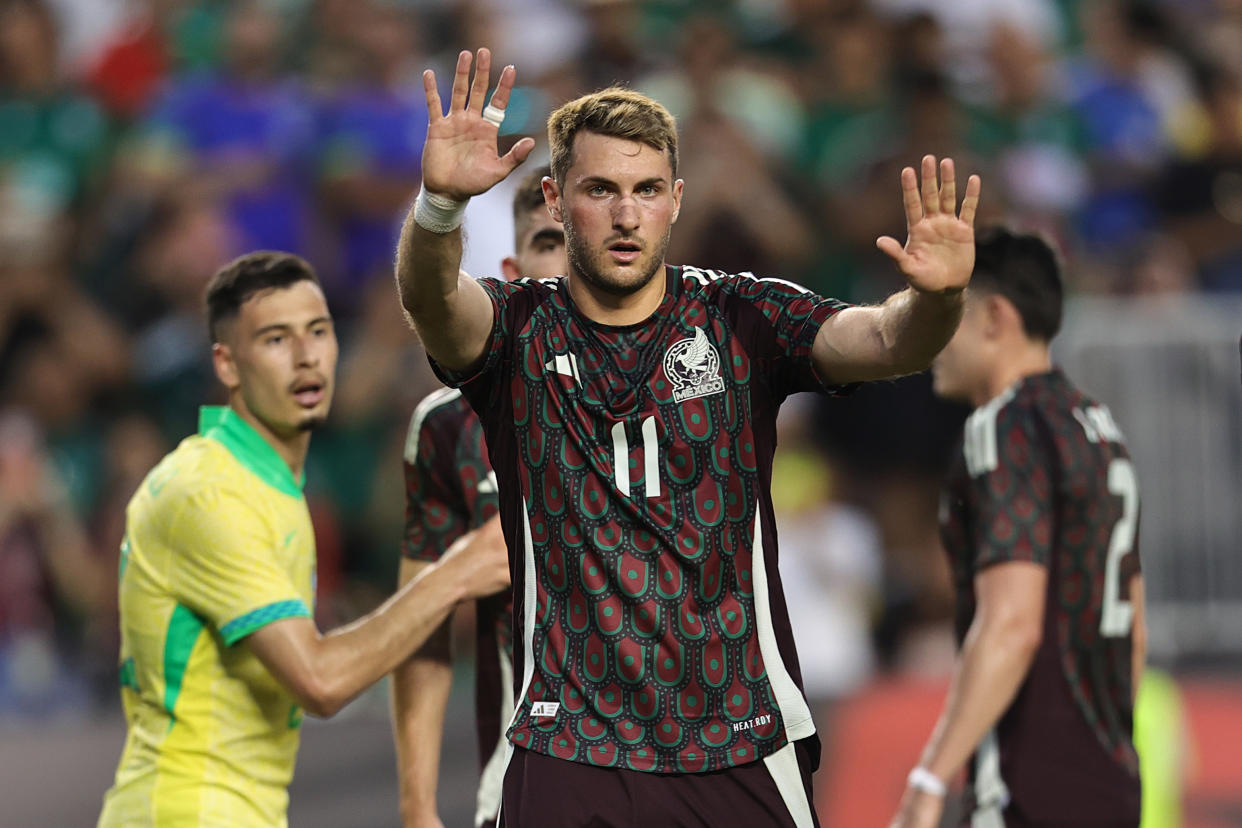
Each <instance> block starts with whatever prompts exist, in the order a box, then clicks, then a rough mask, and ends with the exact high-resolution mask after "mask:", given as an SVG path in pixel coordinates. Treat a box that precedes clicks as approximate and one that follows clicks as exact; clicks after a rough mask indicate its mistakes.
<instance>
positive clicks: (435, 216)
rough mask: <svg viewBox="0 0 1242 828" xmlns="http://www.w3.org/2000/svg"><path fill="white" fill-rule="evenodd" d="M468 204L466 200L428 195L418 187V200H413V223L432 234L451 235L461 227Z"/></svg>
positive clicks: (423, 189)
mask: <svg viewBox="0 0 1242 828" xmlns="http://www.w3.org/2000/svg"><path fill="white" fill-rule="evenodd" d="M469 203H470V199H468V198H467V199H465V200H463V201H456V200H454V199H451V198H449V197H448V196H442V195H436V194H435V193H429V192H427V188H426V187H419V188H418V198H416V199H415V200H414V223H415V224H417V225H418V226H419V227H421V228H423V229H424V230H429V231H431V232H432V233H451V232H453V231H454V230H456V229H457V228H458V227H461V221H462V217H463V216H464V215H465V212H466V205H467V204H469Z"/></svg>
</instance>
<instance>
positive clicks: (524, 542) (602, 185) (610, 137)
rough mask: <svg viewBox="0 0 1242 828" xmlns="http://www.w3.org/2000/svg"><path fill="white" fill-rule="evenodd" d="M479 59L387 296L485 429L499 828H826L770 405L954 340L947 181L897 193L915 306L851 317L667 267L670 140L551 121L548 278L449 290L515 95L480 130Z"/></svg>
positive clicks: (757, 282) (892, 247)
mask: <svg viewBox="0 0 1242 828" xmlns="http://www.w3.org/2000/svg"><path fill="white" fill-rule="evenodd" d="M490 60H491V58H490V55H489V54H488V52H487V51H486V50H480V51H479V53H478V67H477V72H476V74H475V80H474V84H473V87H472V86H471V84H470V79H469V74H470V66H471V63H472V56H471V54H470V53H469V52H463V53H461V55H460V56H459V58H458V62H457V68H456V75H455V77H454V81H453V91H452V100H451V104H450V107H449V112H448V114H447V115H445V114H444V111H443V108H442V106H441V103H440V98H439V96H438V94H437V92H436V87H435V77H434V75H433V74H432V73H431V72H430V71H428V72H426V73H424V78H423V80H424V88H425V92H426V95H427V101H428V110H429V112H430V113H431V123H430V126H429V130H428V137H427V142H426V144H425V146H424V149H423V182H424V189H423V191H422V192H420V195H419V198H418V199H417V200H416V203H415V207H414V209H413V210H412V212H411V215H410V217H409V218H408V220H407V222H406V225H405V228H404V231H403V235H402V241H401V246H400V248H399V250H398V266H397V275H398V282H399V286H400V292H401V299H402V302H403V305H404V306H405V308H406V310H407V311H408V312H409V314H410V316H411V317H412V319H413V320H414V323H415V325H416V326H417V329H418V332H419V334H420V335H421V336H422V339H423V342H424V344H425V345H426V347H427V351H428V353H429V354H430V355H431V356H432V358H433V360H434V362H435V364H436V365H437V367H438V370H439V371H440V372H441V375H442V376H443V377H444V378H445V379H446V380H448V381H449V383H450V384H452V385H456V386H460V387H461V389H462V393H463V395H464V396H465V397H466V399H467V400H468V401H469V402H470V404H471V407H472V408H473V409H474V410H475V411H476V412H477V413H478V415H479V417H480V419H481V421H482V423H483V429H484V433H485V435H486V438H487V447H488V455H489V458H490V460H491V463H492V466H493V468H494V469H495V470H496V474H497V478H498V482H499V504H500V516H501V520H502V523H503V526H504V534H505V540H506V541H507V543H508V548H509V549H510V551H511V557H512V568H513V572H514V573H515V577H514V586H513V593H514V623H515V634H514V643H513V649H514V672H515V686H516V688H517V690H518V692H517V693H516V694H515V695H516V701H517V705H516V710H515V713H514V716H513V719H512V721H511V723H510V727H509V730H508V736H509V740H510V742H511V745H512V747H511V749H510V750H509V751H508V753H509V762H508V767H507V770H506V775H505V780H504V790H503V796H502V807H501V818H500V821H501V822H502V823H503V824H505V825H509V826H527V825H530V826H541V828H555V826H581V825H588V824H599V825H604V824H625V825H674V824H677V825H712V826H718V825H795V826H809V825H813V824H814V819H815V818H814V814H813V811H812V808H811V792H810V774H811V772H812V769H813V766H814V763H815V758H816V754H817V753H818V742H817V741H816V740H815V738H814V732H815V731H814V725H813V724H812V722H811V716H810V711H809V710H808V708H807V704H806V701H805V699H804V698H803V696H802V693H801V691H800V689H799V686H798V667H797V661H796V656H795V654H794V649H793V642H792V638H791V635H790V631H789V625H788V619H787V617H786V614H785V611H784V601H783V598H782V595H781V589H780V580H779V576H778V574H777V569H776V536H775V532H774V529H773V527H774V521H773V515H772V504H771V498H770V495H769V491H768V488H769V487H768V481H769V476H770V469H771V460H772V454H773V451H774V448H775V439H774V434H775V416H776V410H777V408H778V406H779V404H780V402H781V401H782V400H783V399H784V398H785V397H786V396H787V395H789V394H790V393H793V392H795V391H800V390H812V389H817V388H819V389H822V388H827V389H829V390H832V389H837V388H839V387H840V386H842V385H843V384H847V383H852V382H856V381H861V380H867V379H872V378H877V377H886V376H893V375H897V374H903V373H908V372H911V371H917V370H921V369H922V368H924V367H926V366H927V365H928V364H929V363H930V361H931V359H932V357H933V356H934V355H935V354H936V353H937V352H938V351H939V350H940V348H941V347H942V346H943V345H944V343H945V342H947V341H948V339H949V337H950V336H951V335H952V333H953V330H954V329H955V327H956V325H957V321H958V318H959V315H960V312H961V303H962V298H961V292H962V289H963V288H964V287H965V285H966V283H967V281H968V280H969V278H970V270H971V266H972V264H973V262H974V231H973V229H972V221H973V217H974V213H975V209H976V205H977V201H978V195H979V187H980V185H979V181H978V179H977V178H975V177H972V178H971V181H970V184H969V185H968V187H967V190H966V197H965V201H964V203H963V206H962V212H961V215H960V217H959V216H958V215H957V214H956V199H955V183H954V171H953V164H952V162H951V161H949V160H948V159H946V160H945V161H944V163H943V164H942V165H941V166H940V173H941V176H942V179H943V183H942V185H941V186H938V185H937V181H936V178H937V165H936V161H935V159H934V158H932V157H931V156H928V157H926V158H924V160H923V169H922V173H923V175H922V178H923V181H922V190H921V191H920V188H919V183H918V177H917V176H916V174H915V172H914V170H913V169H909V168H907V169H906V170H904V171H903V173H902V189H903V192H904V197H905V205H906V214H907V220H908V224H909V227H908V234H909V235H908V239H907V242H906V245H905V247H904V249H903V247H902V245H901V244H900V243H899V242H897V241H896V240H895V239H892V238H888V237H885V238H883V239H881V240H879V242H878V244H879V245H880V247H881V248H882V249H883V250H885V251H886V252H887V253H888V254H889V255H891V256H892V257H893V258H894V259H895V260H896V261H897V263H898V266H899V267H900V268H901V270H902V273H903V274H904V275H905V277H906V279H907V281H908V282H909V287H908V288H906V289H905V290H903V291H901V292H900V293H898V294H896V295H894V296H893V297H891V298H890V299H889V300H888V301H887V302H886V303H885V304H884V305H883V306H881V307H870V308H846V307H845V306H844V305H843V304H841V303H839V302H836V301H834V300H829V299H823V298H821V297H818V296H815V295H813V294H810V293H808V292H806V291H804V290H802V289H800V288H798V287H796V286H793V285H790V284H788V283H786V282H780V281H775V280H764V279H756V278H754V277H752V276H750V275H748V274H745V275H739V276H730V275H726V274H722V273H715V272H711V271H705V270H700V269H697V268H693V267H669V266H667V265H666V264H665V263H664V253H665V250H666V248H667V243H668V239H669V233H670V231H671V229H672V224H673V222H674V220H675V219H676V217H677V211H678V209H679V208H680V206H681V199H682V189H683V185H682V182H681V181H680V180H679V179H678V178H677V134H676V129H675V127H674V124H673V120H672V117H671V116H670V115H669V114H668V111H667V110H665V109H664V107H662V106H660V105H659V104H658V103H656V102H655V101H653V100H651V99H650V98H647V97H645V96H643V95H640V94H637V93H635V92H632V91H629V90H626V89H619V88H614V89H608V90H604V91H602V92H598V93H595V94H592V95H587V96H585V97H582V98H579V99H577V100H575V101H572V102H570V103H568V104H566V105H564V106H563V107H561V108H560V109H558V110H557V111H556V112H554V113H553V114H552V116H551V118H550V120H549V128H548V132H549V139H550V143H551V152H552V175H551V177H550V178H548V179H545V180H544V196H545V199H546V200H547V202H548V207H549V210H550V211H551V213H552V215H553V217H554V218H555V219H557V220H558V221H560V222H561V224H562V226H563V227H564V230H565V240H566V250H567V253H568V257H569V273H568V274H566V276H565V277H564V278H562V279H552V280H545V281H532V280H522V281H519V282H498V281H487V280H482V281H475V280H474V279H472V278H469V277H468V276H467V275H463V274H461V273H460V271H459V264H460V261H461V233H460V229H459V227H458V225H459V222H460V211H461V210H462V209H463V207H464V202H465V200H466V199H468V198H469V197H470V196H472V195H475V194H477V193H481V192H484V191H486V190H487V189H489V188H490V187H492V186H493V185H495V184H496V183H497V182H498V181H500V180H502V179H503V178H504V177H505V176H506V175H508V174H509V173H510V172H512V170H513V169H514V168H515V167H516V166H517V165H518V164H519V163H520V162H521V160H522V159H523V158H524V157H525V156H526V155H527V154H528V153H529V152H530V149H531V147H532V145H533V142H532V141H530V140H529V139H526V140H523V141H520V142H518V143H517V144H516V145H515V146H514V147H513V148H512V149H511V150H510V151H509V152H508V153H506V154H505V155H504V156H503V157H502V156H499V155H498V154H497V150H496V129H497V124H498V123H499V122H500V121H501V120H502V119H503V117H504V115H503V110H504V107H505V106H506V105H507V103H508V100H509V92H510V90H511V88H512V85H513V80H514V70H513V68H512V67H506V68H505V69H504V71H503V72H502V73H501V76H500V82H499V85H498V88H497V89H496V91H495V94H494V95H493V97H492V99H491V102H490V104H489V105H488V107H487V108H484V105H483V104H484V98H485V96H486V94H487V88H488V74H489V68H490V66H489V64H490Z"/></svg>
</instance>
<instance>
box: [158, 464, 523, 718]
mask: <svg viewBox="0 0 1242 828" xmlns="http://www.w3.org/2000/svg"><path fill="white" fill-rule="evenodd" d="M177 526H178V531H177V534H178V536H179V537H180V538H182V539H183V540H182V543H181V545H182V547H183V548H182V550H181V554H179V555H177V565H176V566H175V567H174V569H173V572H172V582H173V589H174V592H175V594H176V596H177V600H178V601H179V602H180V603H182V604H184V605H185V606H186V607H187V608H188V609H190V610H191V611H193V612H194V613H196V614H197V615H199V616H200V617H202V618H204V619H205V620H207V621H208V622H209V623H211V624H212V625H213V626H214V627H215V628H216V629H217V630H218V631H219V634H220V637H221V639H222V640H223V641H224V643H225V644H226V645H228V646H234V645H236V644H238V643H241V644H243V645H244V646H246V647H249V648H250V650H251V651H252V652H253V653H254V654H255V655H256V656H257V657H258V659H259V660H260V661H262V662H263V664H264V666H265V667H267V669H268V670H269V671H270V672H271V673H272V675H273V676H275V677H276V679H277V681H279V682H280V683H281V684H282V685H283V686H284V687H285V689H286V690H288V691H289V693H290V695H292V696H293V697H294V698H295V699H297V701H298V703H299V704H300V705H301V706H302V707H303V708H304V709H305V710H307V711H309V712H310V713H311V714H312V715H316V716H331V715H332V714H333V713H335V712H336V711H338V710H340V709H341V708H342V707H344V706H345V704H346V703H348V702H349V700H350V699H352V698H354V697H355V696H357V695H358V694H359V693H361V692H362V691H363V690H364V689H366V688H367V687H369V686H370V685H372V684H374V683H375V682H376V681H378V680H379V679H380V678H382V677H383V676H385V675H387V674H388V673H389V672H391V671H392V669H393V668H394V667H396V666H397V664H399V663H400V662H401V661H403V660H404V659H405V658H406V657H408V656H409V655H410V653H412V652H413V651H414V649H415V648H417V647H418V646H419V645H421V644H422V643H423V642H424V641H426V639H427V637H428V636H429V635H430V634H431V633H432V631H434V630H435V628H436V627H437V626H438V625H439V624H440V622H442V621H443V620H444V619H445V617H447V616H448V614H449V612H450V611H451V610H452V609H453V607H454V606H456V604H457V603H458V602H459V601H463V600H466V599H469V598H474V597H477V596H480V595H490V594H492V593H494V592H499V591H500V590H502V589H504V588H505V587H506V586H508V584H509V564H508V556H507V554H506V552H505V546H504V543H503V542H500V541H497V542H493V539H492V538H491V536H488V537H486V538H480V539H479V540H478V542H476V537H475V536H474V535H468V536H466V537H463V538H461V539H460V540H459V541H458V543H457V544H455V545H454V546H453V548H451V549H450V550H449V552H448V554H446V555H445V556H444V557H443V558H442V559H441V560H440V561H439V562H437V563H436V564H435V565H434V566H431V567H428V568H427V570H426V571H424V572H423V573H421V575H420V576H419V577H418V578H416V579H414V580H412V581H410V583H408V584H406V585H405V586H404V587H402V588H401V589H400V590H399V591H398V592H397V593H396V594H395V595H393V596H392V598H390V599H389V600H388V601H386V602H384V604H383V605H382V606H380V607H379V608H378V609H377V610H375V611H374V612H372V613H370V614H369V615H367V616H365V617H364V618H361V619H359V620H358V621H355V622H354V623H352V624H348V625H346V626H344V627H340V628H338V629H336V630H333V631H331V632H329V633H320V632H319V630H318V628H317V627H316V626H315V623H314V621H313V620H311V618H310V611H309V608H307V607H306V604H305V602H304V601H303V600H302V598H301V596H300V594H299V593H298V592H297V590H296V589H295V587H294V585H293V584H292V583H291V582H290V578H289V576H288V574H287V573H286V572H285V571H284V570H283V569H282V568H281V567H280V566H279V565H278V564H277V561H276V558H275V551H276V550H274V549H273V548H272V547H273V545H274V541H273V539H272V538H271V537H270V535H269V533H268V531H267V529H266V526H265V523H264V518H263V515H261V514H258V513H257V511H256V510H255V508H254V507H253V506H252V505H251V504H250V503H249V502H248V501H247V500H246V498H245V493H244V492H240V491H232V490H229V489H227V488H221V487H213V488H211V489H209V490H204V491H200V492H194V493H192V494H190V495H189V496H187V497H186V498H185V501H184V505H183V508H182V510H181V512H180V514H179V517H178V524H177Z"/></svg>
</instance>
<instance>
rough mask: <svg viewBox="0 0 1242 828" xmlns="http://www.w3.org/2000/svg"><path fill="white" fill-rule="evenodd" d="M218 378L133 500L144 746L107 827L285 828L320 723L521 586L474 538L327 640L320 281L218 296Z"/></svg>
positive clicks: (131, 637)
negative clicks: (306, 736)
mask: <svg viewBox="0 0 1242 828" xmlns="http://www.w3.org/2000/svg"><path fill="white" fill-rule="evenodd" d="M207 320H208V325H209V328H210V332H211V336H212V339H213V341H214V343H215V344H214V345H213V346H212V362H213V365H214V367H215V371H216V376H217V377H219V379H220V381H221V382H222V383H223V384H224V386H225V387H226V388H227V389H228V405H227V406H225V407H221V408H204V409H203V410H202V413H201V417H200V421H201V427H200V433H199V434H198V435H197V436H194V437H190V438H187V439H186V440H184V441H183V442H182V443H181V445H180V446H178V447H177V448H176V450H174V451H173V452H172V453H171V454H169V455H168V456H167V457H165V458H164V459H163V460H162V461H161V462H160V463H159V464H158V465H157V466H156V467H155V468H154V469H153V470H152V471H151V473H150V474H149V475H148V476H147V478H146V480H145V481H143V483H142V485H141V486H140V488H139V490H138V492H137V493H136V494H135V495H134V497H133V499H132V500H131V501H130V504H129V508H128V512H127V517H126V534H125V542H124V546H123V548H122V555H121V587H120V609H121V659H122V661H121V685H122V690H121V696H122V700H123V702H124V705H125V716H126V720H127V722H128V725H129V733H128V736H127V738H126V741H125V749H124V753H123V754H122V756H121V761H120V765H119V767H118V768H117V773H116V783H115V784H114V785H113V787H112V788H111V790H109V791H108V793H107V795H106V796H105V800H104V808H103V813H102V815H101V816H100V819H99V824H100V825H101V826H126V828H130V827H131V826H143V825H159V826H161V828H162V827H163V826H181V825H185V826H190V825H193V826H284V825H285V824H286V819H285V811H286V806H287V804H288V793H287V790H286V789H287V786H288V784H289V781H290V779H291V777H292V775H293V763H294V756H295V754H296V752H297V746H298V728H299V725H300V723H301V720H302V711H303V710H304V709H305V710H308V711H310V712H311V713H312V714H314V715H318V716H330V715H332V714H333V713H334V712H336V711H337V710H339V709H340V708H341V707H342V706H344V704H345V703H346V702H348V701H349V700H350V699H352V698H353V697H354V696H356V695H357V694H358V693H359V692H361V691H362V690H363V689H365V688H366V687H368V686H369V685H370V684H372V683H374V682H375V681H377V680H378V679H379V678H381V677H382V676H384V675H385V674H387V673H388V672H389V671H391V670H392V669H393V668H394V667H396V666H397V664H399V663H400V662H401V661H402V660H403V659H404V658H405V657H406V656H408V655H409V654H410V653H411V652H412V651H413V650H414V648H416V647H417V646H419V645H420V644H422V643H423V642H424V641H425V640H426V639H427V637H428V636H429V635H430V634H431V633H432V632H433V631H434V630H435V629H436V627H438V626H439V624H440V622H442V621H443V620H444V618H445V617H446V616H447V615H448V614H449V612H450V611H451V610H452V609H453V607H454V606H456V605H457V603H458V602H459V601H461V600H465V599H467V598H472V597H476V596H481V595H486V594H490V593H492V592H496V591H498V590H500V589H503V588H504V587H505V586H506V585H507V583H508V564H507V560H506V555H505V552H504V548H503V544H501V543H497V542H493V541H491V540H490V539H488V538H486V537H481V538H480V537H478V536H474V535H471V536H467V537H465V538H463V539H462V540H461V541H459V548H458V549H456V550H454V551H453V552H452V553H450V554H448V555H446V556H445V557H444V558H443V559H442V560H441V562H440V563H439V564H437V565H436V566H435V567H433V568H429V569H428V571H426V572H425V573H424V574H423V576H422V577H421V578H419V579H418V580H417V581H415V582H413V583H411V584H409V585H407V586H406V587H404V588H403V589H402V590H401V591H400V592H398V593H397V594H396V595H395V596H393V597H392V598H391V599H390V600H389V601H387V602H386V603H385V604H384V605H383V606H381V607H380V608H379V609H377V610H376V611H375V612H373V613H371V614H370V615H369V616H367V617H366V618H363V619H362V620H360V621H358V622H356V623H354V624H350V625H348V626H346V627H342V628H340V629H337V630H334V631H332V632H330V633H328V634H326V635H321V634H320V633H319V631H318V630H317V629H316V627H315V624H314V622H313V621H312V620H311V617H310V616H311V607H312V606H313V603H314V583H315V545H314V537H313V534H312V527H311V521H310V515H309V514H308V512H307V509H306V500H305V499H304V497H303V495H302V480H303V474H302V470H303V466H304V464H305V461H306V452H307V448H308V447H309V444H310V432H311V430H312V429H313V428H314V427H315V426H317V425H319V424H320V423H322V422H323V420H324V418H325V417H327V414H328V408H329V406H330V404H331V400H332V383H333V374H334V372H335V368H336V359H337V344H336V335H335V333H334V332H333V327H332V317H331V315H330V314H329V313H328V306H327V303H326V302H325V301H324V296H323V291H322V290H321V289H320V287H319V282H318V279H317V278H316V276H315V274H314V271H313V270H312V269H311V267H310V265H308V264H307V263H306V262H304V261H303V260H301V259H299V258H298V257H296V256H292V255H289V254H284V253H268V252H263V253H253V254H250V255H247V256H243V257H242V258H240V259H237V260H236V261H234V262H232V263H230V264H228V265H227V266H225V267H224V268H223V269H221V270H220V271H219V272H218V273H217V274H216V275H215V276H214V277H213V278H212V281H211V283H210V284H209V286H208V289H207Z"/></svg>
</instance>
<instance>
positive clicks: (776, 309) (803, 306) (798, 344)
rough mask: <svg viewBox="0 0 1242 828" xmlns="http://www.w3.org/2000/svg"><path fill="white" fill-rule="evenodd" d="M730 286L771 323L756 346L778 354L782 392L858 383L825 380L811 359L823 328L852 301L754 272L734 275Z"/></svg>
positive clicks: (836, 390)
mask: <svg viewBox="0 0 1242 828" xmlns="http://www.w3.org/2000/svg"><path fill="white" fill-rule="evenodd" d="M730 287H731V292H732V294H733V295H734V296H736V297H737V298H738V299H741V300H743V301H745V302H746V303H747V304H749V305H750V306H752V307H753V308H754V309H755V310H757V311H758V312H759V314H760V315H761V316H762V318H763V320H764V321H765V323H766V328H767V331H766V332H764V333H763V334H762V335H761V338H762V340H763V341H762V342H761V343H756V344H757V345H759V350H761V351H766V352H768V353H770V355H771V356H772V357H773V359H772V368H773V369H774V377H773V380H774V381H775V382H776V383H777V385H778V389H779V390H780V391H781V392H783V393H784V394H791V393H794V392H795V391H827V392H828V393H830V394H843V393H848V392H850V391H852V390H853V389H854V388H855V387H856V385H834V384H831V383H827V382H825V381H823V380H822V379H821V378H820V377H819V376H818V375H817V373H816V371H815V365H814V363H813V362H812V360H811V352H812V349H813V348H814V346H815V337H816V336H818V335H819V329H820V328H821V327H823V325H824V323H825V322H827V321H828V320H829V319H830V318H831V317H832V316H833V315H835V314H837V313H839V312H840V311H842V310H844V309H845V308H848V307H850V305H849V303H847V302H842V301H840V300H838V299H829V298H826V297H823V296H819V295H817V294H815V293H812V292H811V291H809V290H807V289H806V288H803V287H801V286H799V285H796V284H794V283H793V282H787V281H784V280H783V279H760V278H757V277H755V276H752V275H751V274H748V273H744V274H740V275H739V276H736V277H734V278H733V280H732V281H731V285H730ZM756 333H758V332H756Z"/></svg>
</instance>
